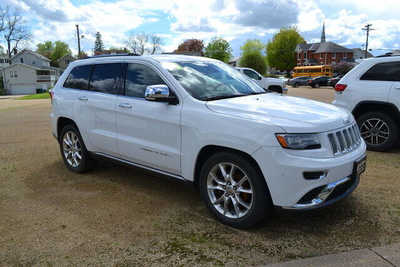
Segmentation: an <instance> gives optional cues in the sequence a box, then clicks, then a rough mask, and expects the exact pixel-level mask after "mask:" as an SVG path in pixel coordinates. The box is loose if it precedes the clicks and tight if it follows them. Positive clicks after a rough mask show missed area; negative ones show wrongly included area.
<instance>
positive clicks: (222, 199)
mask: <svg viewBox="0 0 400 267" xmlns="http://www.w3.org/2000/svg"><path fill="white" fill-rule="evenodd" d="M224 199H225V196H224V195H222V196H221V197H219V198H218V199H217V200H215V201H214V202H213V205H218V204H221V203H222V201H224Z"/></svg>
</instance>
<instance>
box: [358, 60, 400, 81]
mask: <svg viewBox="0 0 400 267" xmlns="http://www.w3.org/2000/svg"><path fill="white" fill-rule="evenodd" d="M396 63H397V64H399V65H400V61H386V62H377V63H375V64H373V65H371V66H370V67H369V68H368V69H367V70H366V71H364V72H363V73H362V74H361V75H360V76H359V80H360V81H375V82H400V80H399V81H395V80H382V79H381V80H369V79H363V77H364V75H366V74H367V72H368V71H370V70H371V69H372V68H373V67H375V66H377V65H383V64H396Z"/></svg>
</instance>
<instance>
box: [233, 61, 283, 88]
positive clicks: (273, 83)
mask: <svg viewBox="0 0 400 267" xmlns="http://www.w3.org/2000/svg"><path fill="white" fill-rule="evenodd" d="M236 69H237V70H238V71H240V72H241V73H243V74H244V75H246V76H247V77H249V78H251V79H252V80H254V81H255V82H256V83H257V84H258V85H259V86H261V87H262V88H263V89H266V90H270V91H273V92H277V93H280V94H287V90H288V89H287V87H286V81H285V80H284V79H277V78H267V77H264V76H262V75H261V74H260V73H258V72H257V71H255V70H253V69H251V68H239V67H237V68H236Z"/></svg>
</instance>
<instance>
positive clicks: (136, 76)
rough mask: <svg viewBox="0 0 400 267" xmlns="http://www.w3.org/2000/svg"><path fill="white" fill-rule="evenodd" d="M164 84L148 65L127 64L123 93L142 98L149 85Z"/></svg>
mask: <svg viewBox="0 0 400 267" xmlns="http://www.w3.org/2000/svg"><path fill="white" fill-rule="evenodd" d="M156 84H165V83H164V81H163V80H162V79H161V78H160V76H159V75H158V74H157V73H156V72H155V71H154V70H152V69H151V68H150V67H147V66H145V65H141V64H134V63H132V64H128V67H127V70H126V80H125V95H126V96H132V97H141V98H144V91H145V90H146V87H147V86H149V85H156Z"/></svg>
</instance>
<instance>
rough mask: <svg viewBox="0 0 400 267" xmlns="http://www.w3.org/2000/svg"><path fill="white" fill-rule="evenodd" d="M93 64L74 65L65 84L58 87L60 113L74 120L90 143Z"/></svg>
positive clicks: (86, 140) (83, 136)
mask: <svg viewBox="0 0 400 267" xmlns="http://www.w3.org/2000/svg"><path fill="white" fill-rule="evenodd" d="M91 71H92V66H91V65H80V66H76V67H74V68H73V69H72V70H71V72H70V73H69V75H68V77H67V79H66V80H65V82H64V84H63V86H61V87H60V88H57V89H56V90H57V95H59V97H60V98H61V99H62V101H59V102H58V103H57V105H58V113H59V114H58V115H60V116H65V117H68V118H71V119H72V120H74V122H75V123H76V125H77V126H78V129H79V132H80V134H81V136H82V138H83V140H84V142H85V144H87V145H89V140H88V136H87V131H88V126H89V125H88V124H89V121H90V119H89V114H88V109H87V100H88V89H89V78H90V74H91Z"/></svg>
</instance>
